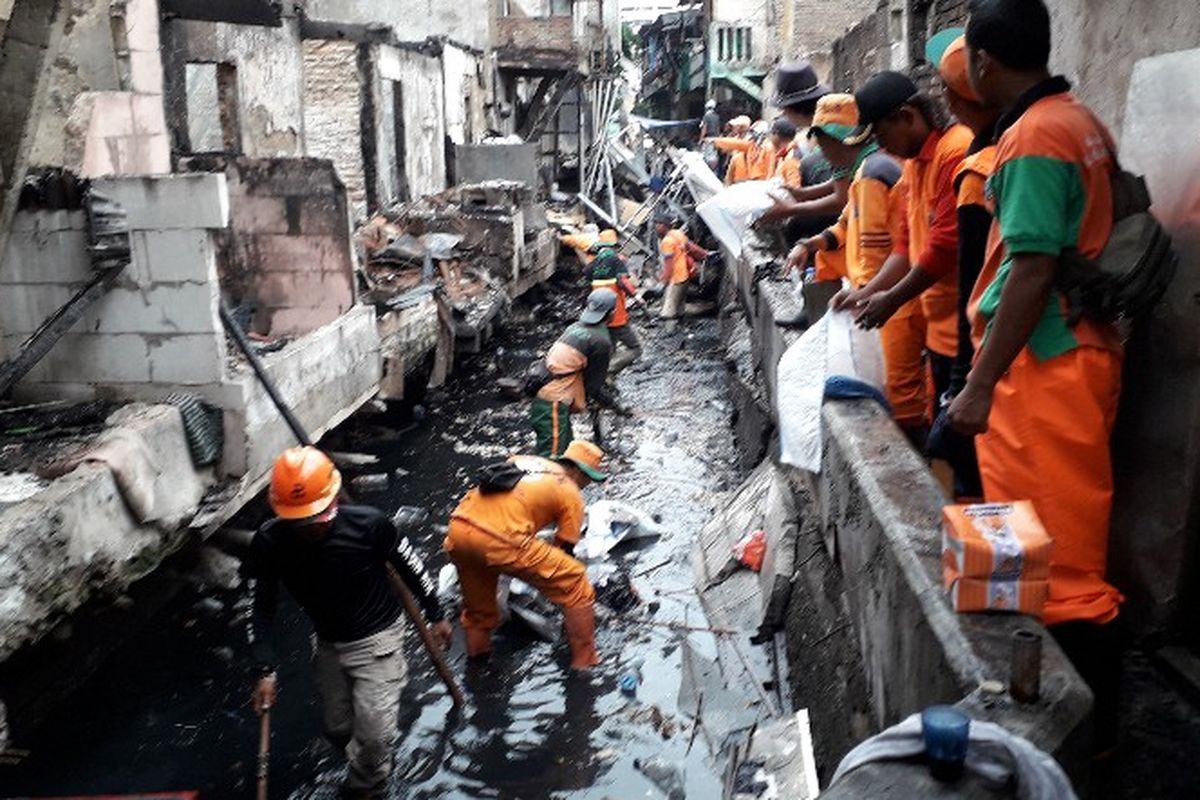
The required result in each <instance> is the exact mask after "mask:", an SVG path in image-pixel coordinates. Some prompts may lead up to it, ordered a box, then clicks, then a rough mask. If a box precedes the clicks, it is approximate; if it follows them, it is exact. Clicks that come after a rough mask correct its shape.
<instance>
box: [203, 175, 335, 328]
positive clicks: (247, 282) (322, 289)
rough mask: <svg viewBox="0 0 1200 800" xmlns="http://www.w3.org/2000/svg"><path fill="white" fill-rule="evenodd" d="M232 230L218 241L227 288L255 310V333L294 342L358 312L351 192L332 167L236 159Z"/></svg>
mask: <svg viewBox="0 0 1200 800" xmlns="http://www.w3.org/2000/svg"><path fill="white" fill-rule="evenodd" d="M226 175H227V177H228V183H229V214H230V221H229V230H228V231H224V232H222V233H221V234H220V235H219V236H218V244H219V256H220V279H221V288H222V289H223V290H224V291H225V293H226V294H227V295H228V296H229V297H230V299H231V300H232V301H233V302H247V301H248V302H252V303H253V304H254V305H255V306H256V311H255V315H254V322H253V328H254V330H255V331H257V332H259V333H264V334H271V335H275V336H295V335H298V334H303V333H307V332H309V331H312V330H315V329H316V328H318V327H320V326H322V325H325V324H327V323H330V322H332V321H333V320H335V319H337V318H338V317H339V316H341V315H342V314H344V313H346V312H347V311H348V310H349V309H350V307H351V306H352V305H354V267H353V256H352V255H351V248H350V225H349V218H348V216H347V212H346V190H345V187H343V186H342V183H341V181H339V180H338V176H337V174H336V173H335V171H334V168H333V166H332V165H331V164H330V162H329V161H327V160H324V159H316V158H295V159H269V160H268V159H261V160H260V159H246V158H241V159H235V160H231V161H230V162H229V164H228V166H227V168H226Z"/></svg>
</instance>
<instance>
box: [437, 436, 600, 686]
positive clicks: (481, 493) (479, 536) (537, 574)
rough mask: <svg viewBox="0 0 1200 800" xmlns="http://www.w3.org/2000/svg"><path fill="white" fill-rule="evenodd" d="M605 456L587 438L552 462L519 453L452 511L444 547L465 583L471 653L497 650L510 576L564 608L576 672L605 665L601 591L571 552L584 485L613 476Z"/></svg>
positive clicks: (580, 522) (489, 470)
mask: <svg viewBox="0 0 1200 800" xmlns="http://www.w3.org/2000/svg"><path fill="white" fill-rule="evenodd" d="M603 458H604V453H603V452H602V451H601V450H600V448H599V447H597V446H596V445H594V444H592V443H591V442H586V441H583V440H582V439H579V440H576V441H573V442H571V444H570V446H569V447H567V449H566V452H564V453H563V454H562V455H561V456H558V457H557V458H555V459H553V460H551V459H547V458H541V457H538V456H513V457H512V458H510V459H509V460H508V461H506V462H503V463H500V464H493V465H491V466H489V467H487V468H485V470H484V474H483V477H482V480H481V481H480V482H479V484H478V485H476V486H475V487H474V488H473V489H471V491H469V492H467V494H466V496H465V497H463V499H462V501H461V502H460V503H459V504H458V507H457V508H456V509H454V513H453V514H451V515H450V525H449V528H448V530H447V533H446V542H445V545H444V546H445V549H446V553H447V555H448V556H449V557H450V561H451V562H452V563H453V564H454V566H455V567H456V568H457V569H458V580H459V583H460V584H461V586H462V593H463V611H462V624H463V629H464V630H465V632H466V639H467V655H468V656H471V657H477V656H483V655H486V654H487V653H489V652H490V651H491V649H492V631H493V630H495V628H496V626H497V625H499V624H500V613H499V610H498V607H497V605H496V582H497V580H498V579H499V577H500V576H501V575H511V576H512V577H514V578H519V579H520V580H522V581H524V582H525V583H528V584H529V585H530V586H532V587H534V588H535V589H537V590H538V591H539V592H541V593H542V594H543V595H544V596H545V597H546V599H547V600H549V601H551V602H552V603H554V604H555V605H557V606H559V607H560V608H562V612H563V627H564V628H566V633H567V643H568V644H569V645H570V648H571V669H579V670H582V669H587V668H588V667H591V666H594V665H596V664H598V663H600V657H599V655H597V653H596V637H595V634H596V617H595V599H596V595H595V592H594V591H593V590H592V584H591V583H590V582H589V581H588V578H587V570H586V569H585V568H584V566H583V564H582V563H580V562H579V561H578V560H577V559H576V558H574V557H573V556H572V551H573V550H574V548H575V545H576V544H578V543H579V538H580V536H581V535H582V533H581V531H582V525H583V510H584V504H583V495H582V494H581V493H580V490H581V489H582V488H584V487H585V486H587V485H588V484H590V483H591V482H592V481H600V482H603V481H605V480H608V475H607V474H605V473H604V472H602V471H601V469H600V467H601V462H602V461H603ZM547 525H555V526H556V529H555V532H554V544H553V545H551V544H548V543H547V542H544V541H542V540H541V539H539V538H538V536H537V532H538V531H540V530H541V529H542V528H545V527H546V526H547Z"/></svg>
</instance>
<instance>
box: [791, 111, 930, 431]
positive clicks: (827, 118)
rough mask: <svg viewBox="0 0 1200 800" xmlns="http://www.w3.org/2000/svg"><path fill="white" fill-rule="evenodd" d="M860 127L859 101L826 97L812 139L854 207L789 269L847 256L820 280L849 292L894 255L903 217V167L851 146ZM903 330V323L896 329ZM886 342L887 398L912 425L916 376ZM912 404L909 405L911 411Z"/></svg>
mask: <svg viewBox="0 0 1200 800" xmlns="http://www.w3.org/2000/svg"><path fill="white" fill-rule="evenodd" d="M857 124H858V112H857V110H856V108H855V103H854V98H853V97H852V96H850V95H848V94H827V95H825V96H824V97H822V98H821V99H820V100H818V101H817V108H816V113H815V114H814V117H813V123H812V126H811V127H810V128H809V136H813V137H815V138H816V140H817V143H818V144H819V145H820V147H821V152H823V153H824V154H825V157H826V158H828V159H829V163H830V164H831V165H833V167H834V169H837V170H842V171H848V172H849V173H850V174H851V175H853V179H852V180H851V182H850V187H849V201H848V202H847V203H846V207H845V208H844V209H843V210H842V214H841V216H840V217H838V220H837V222H836V223H834V224H833V225H832V226H830V227H829V228H827V229H826V230H825V231H823V232H822V233H820V234H818V235H816V236H812V237H809V238H807V239H802V240H800V242H798V243H797V244H796V246H795V247H793V248H792V250H791V252H790V253H789V254H788V260H787V267H788V269H799V270H803V269H804V267H805V265H806V264H807V263H808V260H809V256H810V255H812V254H813V253H831V252H839V251H840V252H843V253H844V258H840V259H831V260H822V261H819V262H818V264H819V266H818V268H817V274H816V279H817V280H841V279H842V278H845V279H846V281H847V282H848V283H849V286H850V288H852V289H857V288H860V287H862V286H865V285H866V284H867V283H868V282H869V281H870V280H871V279H872V278H873V277H875V274H876V273H877V272H878V271H879V269H880V267H881V266H883V263H884V262H885V261H886V260H887V258H888V255H889V254H890V253H891V252H892V245H893V235H894V231H895V230H896V229H897V227H898V226H899V220H900V217H902V216H903V214H904V202H903V198H902V196H901V194H900V193H901V189H900V188H899V183H900V175H901V167H900V164H899V163H897V161H896V160H895V159H894V158H892V157H891V156H889V155H888V154H887V153H885V152H883V151H882V150H880V148H879V145H877V144H876V143H874V142H873V141H870V140H863V141H860V142H859V143H857V144H846V139H847V138H849V137H850V135H851V133H852V132H853V131H854V128H855V126H856V125H857ZM897 324H898V323H897ZM888 341H889V340H888V338H887V337H886V336H885V337H884V339H883V342H884V345H885V347H884V351H883V359H884V367H885V370H886V383H887V386H886V387H885V388H886V393H887V396H888V402H889V403H891V404H892V408H893V412H894V413H895V414H896V415H897V419H898V420H899V421H900V423H901V424H902V425H907V424H911V420H912V419H914V418H917V419H919V418H920V417H921V415H922V414H923V413H924V409H923V408H921V406H920V404H919V403H916V404H914V403H912V402H910V401H909V396H910V394H911V391H910V388H909V385H908V384H909V382H910V381H911V380H912V375H911V374H910V373H909V372H908V371H907V365H906V364H905V363H904V362H902V361H901V362H897V361H895V360H894V359H892V358H891V354H890V353H889V352H888V350H887V347H886V345H887V343H888ZM906 403H907V405H906Z"/></svg>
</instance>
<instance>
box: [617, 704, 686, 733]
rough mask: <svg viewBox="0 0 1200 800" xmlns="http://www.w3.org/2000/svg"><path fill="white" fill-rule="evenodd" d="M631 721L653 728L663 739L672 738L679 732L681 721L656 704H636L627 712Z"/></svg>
mask: <svg viewBox="0 0 1200 800" xmlns="http://www.w3.org/2000/svg"><path fill="white" fill-rule="evenodd" d="M626 716H627V717H628V718H629V721H630V722H636V723H639V724H642V725H647V726H649V727H651V728H653V729H654V730H655V731H656V732H657V733H658V735H659V736H661V737H662V738H663V739H670V738H672V737H673V736H675V734H676V733H678V732H679V723H678V722H676V721H675V718H674V717H672V716H670V715H669V714H665V713H663V710H662V709H661V708H659V707H658V706H655V705H648V706H634V707H633V708H632V709H631V710H629V711H628V712H627V713H626Z"/></svg>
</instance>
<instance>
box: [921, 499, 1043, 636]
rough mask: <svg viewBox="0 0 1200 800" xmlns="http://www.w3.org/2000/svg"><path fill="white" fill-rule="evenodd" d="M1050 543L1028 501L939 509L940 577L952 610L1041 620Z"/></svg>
mask: <svg viewBox="0 0 1200 800" xmlns="http://www.w3.org/2000/svg"><path fill="white" fill-rule="evenodd" d="M1051 546H1052V543H1051V541H1050V537H1049V536H1048V535H1047V534H1046V529H1045V528H1044V527H1042V523H1041V520H1040V519H1038V516H1037V512H1035V511H1034V510H1033V504H1032V503H1030V502H1029V501H1027V500H1020V501H1016V502H1013V503H979V504H974V505H959V506H946V507H945V508H944V509H942V576H943V580H944V583H945V587H946V591H947V592H949V593H950V597H951V599H952V601H953V603H954V610H955V611H962V612H966V611H1010V612H1020V613H1024V614H1032V615H1034V616H1041V613H1042V608H1043V606H1044V605H1045V603H1046V597H1047V595H1048V593H1049V586H1048V580H1049V578H1050V548H1051Z"/></svg>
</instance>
